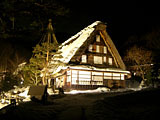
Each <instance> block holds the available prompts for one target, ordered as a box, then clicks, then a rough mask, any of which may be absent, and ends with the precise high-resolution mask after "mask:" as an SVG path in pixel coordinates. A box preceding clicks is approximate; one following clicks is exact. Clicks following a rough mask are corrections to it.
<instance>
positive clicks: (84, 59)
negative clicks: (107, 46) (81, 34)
mask: <svg viewBox="0 0 160 120" xmlns="http://www.w3.org/2000/svg"><path fill="white" fill-rule="evenodd" d="M82 63H87V56H86V55H82Z"/></svg>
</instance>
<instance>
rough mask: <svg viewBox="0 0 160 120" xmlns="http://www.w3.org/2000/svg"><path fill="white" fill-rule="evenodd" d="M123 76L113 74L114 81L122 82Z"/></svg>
mask: <svg viewBox="0 0 160 120" xmlns="http://www.w3.org/2000/svg"><path fill="white" fill-rule="evenodd" d="M120 77H121V74H118V73H113V79H114V80H120V79H121V78H120Z"/></svg>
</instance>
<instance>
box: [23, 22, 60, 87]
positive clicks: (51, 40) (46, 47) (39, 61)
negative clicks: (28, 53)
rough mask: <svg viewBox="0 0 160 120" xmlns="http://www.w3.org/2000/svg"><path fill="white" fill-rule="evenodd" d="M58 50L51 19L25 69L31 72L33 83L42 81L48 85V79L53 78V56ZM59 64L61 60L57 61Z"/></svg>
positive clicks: (36, 83)
mask: <svg viewBox="0 0 160 120" xmlns="http://www.w3.org/2000/svg"><path fill="white" fill-rule="evenodd" d="M57 50H58V42H57V40H56V37H55V34H54V31H53V27H52V24H51V20H49V24H48V28H47V32H46V34H45V35H44V37H43V38H42V41H40V43H39V44H37V45H36V47H34V50H33V51H32V53H33V56H32V57H31V59H30V62H29V64H28V66H26V68H25V69H24V71H25V73H28V74H29V76H30V78H31V81H32V83H34V84H35V85H38V83H40V82H41V81H42V84H43V85H46V84H47V80H50V79H51V77H52V72H51V71H50V69H53V67H54V65H55V64H54V63H53V62H52V61H53V60H52V57H53V56H54V54H55V53H58V52H57ZM58 57H60V56H58ZM59 64H60V62H56V65H59ZM27 71H28V72H27ZM41 78H42V80H41Z"/></svg>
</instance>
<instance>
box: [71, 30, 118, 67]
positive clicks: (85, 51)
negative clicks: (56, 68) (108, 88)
mask: <svg viewBox="0 0 160 120" xmlns="http://www.w3.org/2000/svg"><path fill="white" fill-rule="evenodd" d="M96 35H99V36H100V34H99V32H98V31H96V32H94V33H93V34H92V35H91V36H90V37H89V38H88V39H89V40H88V42H86V43H85V44H84V45H82V46H81V47H80V49H79V50H78V52H77V53H76V54H75V56H74V57H73V58H72V59H71V62H70V63H72V64H81V65H91V66H95V67H100V68H106V67H108V68H117V67H118V66H117V65H116V63H115V61H114V58H113V56H112V55H111V53H110V51H109V49H108V48H107V46H106V44H105V43H104V40H103V39H102V37H101V36H100V42H97V41H96ZM90 45H91V46H92V51H90V50H89V47H90ZM97 46H99V47H98V49H99V50H98V51H99V52H97ZM104 46H105V47H106V52H107V53H104ZM82 55H86V58H87V60H86V61H87V62H86V63H84V62H82ZM94 56H99V57H102V64H95V63H94ZM105 58H106V60H105V61H104V59H105ZM109 58H112V65H110V64H109Z"/></svg>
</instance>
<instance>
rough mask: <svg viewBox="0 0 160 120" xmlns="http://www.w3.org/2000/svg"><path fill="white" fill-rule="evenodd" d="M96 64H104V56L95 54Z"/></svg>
mask: <svg viewBox="0 0 160 120" xmlns="http://www.w3.org/2000/svg"><path fill="white" fill-rule="evenodd" d="M94 64H102V57H101V56H94Z"/></svg>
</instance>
